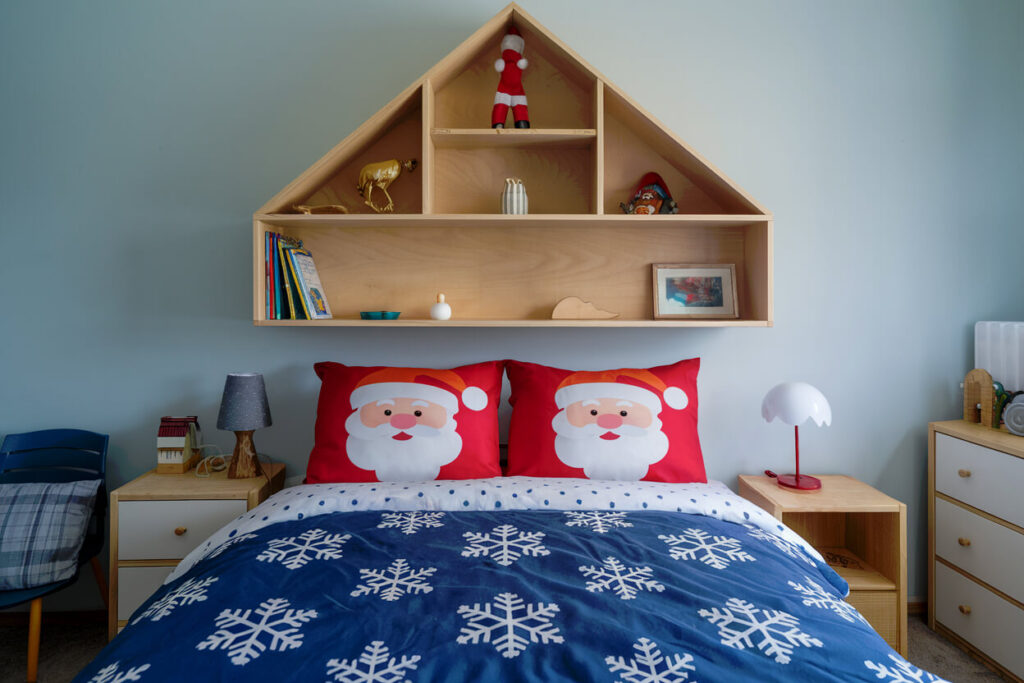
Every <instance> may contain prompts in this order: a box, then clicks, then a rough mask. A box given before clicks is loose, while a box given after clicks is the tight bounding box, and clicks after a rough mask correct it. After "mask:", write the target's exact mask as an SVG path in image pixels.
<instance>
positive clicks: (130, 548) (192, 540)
mask: <svg viewBox="0 0 1024 683" xmlns="http://www.w3.org/2000/svg"><path fill="white" fill-rule="evenodd" d="M245 510H246V502H245V501H244V500H129V501H122V502H120V503H119V504H118V510H117V528H118V541H117V557H118V559H120V560H165V559H175V560H180V559H181V558H183V557H185V556H186V555H188V554H189V552H190V551H191V550H192V549H193V548H195V547H196V546H198V545H199V544H200V543H202V542H203V541H205V540H206V539H207V538H208V537H209V536H210V535H211V534H212V533H213V532H215V531H217V529H220V528H221V527H222V526H224V525H225V524H227V523H228V522H230V521H231V520H233V519H234V518H235V517H237V516H238V515H240V514H242V513H243V512H245ZM181 529H183V530H184V531H182V533H181V534H177V533H175V531H176V530H181Z"/></svg>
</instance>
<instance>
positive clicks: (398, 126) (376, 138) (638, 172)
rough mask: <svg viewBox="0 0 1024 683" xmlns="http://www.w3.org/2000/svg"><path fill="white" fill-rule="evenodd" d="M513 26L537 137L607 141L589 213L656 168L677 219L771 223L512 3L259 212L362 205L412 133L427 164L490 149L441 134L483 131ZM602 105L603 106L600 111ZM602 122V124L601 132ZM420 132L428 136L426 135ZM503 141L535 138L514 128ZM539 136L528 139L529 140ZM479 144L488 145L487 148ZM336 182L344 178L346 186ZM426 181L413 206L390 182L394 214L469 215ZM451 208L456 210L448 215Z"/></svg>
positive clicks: (483, 134) (609, 204)
mask: <svg viewBox="0 0 1024 683" xmlns="http://www.w3.org/2000/svg"><path fill="white" fill-rule="evenodd" d="M510 25H514V26H515V27H516V28H518V29H519V31H520V32H521V33H522V35H523V38H524V40H525V42H526V49H525V55H526V56H527V57H528V59H529V60H530V66H529V67H528V69H527V71H526V74H525V75H524V77H523V80H524V84H525V85H526V89H527V96H528V97H529V101H530V105H531V117H532V119H533V125H534V126H535V127H542V128H541V130H546V131H566V132H567V133H568V132H569V131H581V130H582V131H587V130H590V131H592V132H594V133H595V137H596V136H600V137H602V138H604V140H605V145H606V146H607V147H608V148H609V149H608V153H609V155H610V156H612V157H614V158H613V159H606V160H605V169H606V170H605V178H603V179H601V180H603V182H600V181H599V182H597V183H595V185H596V186H602V187H603V191H604V192H605V193H607V195H608V196H607V197H595V198H592V200H591V201H590V202H589V203H588V205H589V208H590V209H591V210H592V211H593V212H596V213H615V212H616V211H617V210H618V209H617V206H618V202H619V201H626V200H628V198H629V197H630V196H631V194H632V191H633V189H634V188H635V185H636V182H637V181H638V179H639V178H640V177H641V176H642V175H643V173H644V172H646V171H648V170H652V169H654V168H657V170H658V172H659V173H660V174H661V175H662V177H663V178H664V179H665V181H666V184H667V185H668V187H669V190H670V191H671V192H672V194H673V196H674V198H676V200H677V201H678V202H679V204H680V211H681V212H682V213H717V214H750V215H758V214H759V215H769V214H768V212H767V211H766V210H765V209H764V208H763V207H762V206H761V205H759V204H758V203H757V202H756V201H755V200H754V199H753V198H752V197H751V196H750V195H749V194H747V193H746V192H745V191H744V190H743V189H742V188H740V187H739V186H738V185H736V183H734V182H732V181H731V180H730V179H729V178H727V177H726V176H725V175H724V174H723V173H722V172H721V171H719V170H718V169H717V168H715V167H714V166H713V165H712V164H711V163H710V162H708V161H707V160H706V159H705V158H704V157H702V156H701V155H700V154H698V153H697V152H696V151H694V150H693V149H692V148H691V147H690V146H689V145H687V144H686V142H684V141H683V140H682V139H680V138H679V137H678V136H677V135H675V134H674V133H673V132H672V131H670V130H669V129H668V128H667V127H666V126H665V125H664V124H662V123H661V122H660V121H658V120H657V119H656V118H655V117H654V116H652V115H651V114H650V113H649V112H648V111H646V110H644V109H643V108H642V107H641V106H640V105H638V104H637V103H636V102H635V101H634V100H633V99H632V98H630V97H629V96H628V95H626V94H625V93H624V92H623V91H622V90H621V89H620V88H618V87H617V86H615V85H614V84H612V83H611V81H609V80H608V79H607V78H606V77H605V76H604V75H603V74H601V73H600V72H599V71H598V70H597V69H595V68H594V67H593V66H591V65H590V64H589V63H588V62H586V61H585V60H584V59H583V58H582V57H580V56H579V55H578V54H576V52H574V51H573V50H572V49H571V48H569V47H568V46H567V45H566V44H565V43H563V42H562V41H561V40H560V39H559V38H558V37H557V36H555V35H554V34H552V33H551V32H550V31H549V30H547V29H546V28H545V27H544V26H542V25H541V24H540V22H538V21H537V20H536V19H534V18H533V17H532V16H530V15H529V14H527V13H526V12H525V11H524V10H523V9H522V8H521V7H520V6H519V5H517V4H516V3H511V4H509V5H508V6H506V7H505V8H504V9H502V10H501V11H500V12H498V14H496V15H495V16H494V17H493V18H492V19H491V20H490V21H488V22H487V23H486V24H484V25H483V26H481V27H480V28H479V29H478V30H477V31H475V32H474V33H473V34H472V35H471V36H470V37H469V38H467V39H466V40H465V41H463V42H462V44H461V45H459V46H458V47H457V48H455V49H454V50H452V52H450V53H449V54H448V55H447V56H446V57H444V58H443V59H442V60H441V61H440V62H438V63H437V64H435V65H434V66H433V67H432V68H430V69H429V70H428V71H427V72H426V73H425V74H423V76H421V77H420V78H418V79H417V80H416V81H415V82H413V83H412V84H411V85H410V86H409V87H407V88H406V89H405V90H403V91H402V92H401V93H399V94H398V95H397V96H396V97H395V98H394V99H393V100H391V102H389V103H388V104H387V105H386V106H385V107H383V108H382V109H381V110H380V111H378V112H377V113H376V114H375V115H374V116H372V117H371V118H369V119H367V120H366V121H365V122H364V123H363V124H362V125H361V126H359V127H358V128H357V129H356V130H355V131H353V132H352V133H351V134H350V135H349V136H348V137H346V138H345V139H344V140H342V141H341V142H340V143H338V144H337V145H336V146H335V147H334V148H333V149H332V150H330V151H329V152H328V153H327V154H325V155H324V156H323V157H322V158H321V159H320V160H319V161H317V162H316V163H315V164H313V165H312V166H310V167H309V168H308V169H306V171H304V172H303V173H302V174H301V175H300V176H299V177H297V178H296V179H295V180H294V181H292V182H291V183H290V184H289V185H288V186H287V187H285V188H284V189H283V190H282V191H281V192H279V193H278V194H277V195H275V196H274V197H273V198H272V199H271V200H270V201H268V202H267V203H266V204H265V205H264V206H263V207H261V208H260V210H259V212H258V213H260V214H268V213H282V212H289V211H291V207H292V206H293V205H295V204H303V203H310V200H311V199H313V200H314V202H317V201H318V202H319V203H325V204H331V203H337V202H336V201H332V200H337V201H338V202H342V203H344V200H345V199H347V200H348V203H354V204H355V205H357V206H358V205H360V204H361V201H360V200H358V197H357V196H356V194H355V191H354V186H352V185H353V183H354V180H355V178H356V177H357V176H358V171H359V169H360V168H362V166H363V164H365V163H367V162H369V161H375V160H382V159H387V158H391V157H399V156H401V155H402V152H403V151H404V152H405V153H406V154H408V148H409V144H407V143H408V140H409V138H411V137H414V136H415V133H417V132H418V133H419V134H420V136H421V142H422V145H423V147H424V153H423V157H424V159H423V160H421V161H424V162H426V161H427V160H429V159H430V156H431V155H430V151H432V150H428V149H426V148H428V147H437V146H449V145H450V146H466V145H473V144H488V143H487V140H486V138H488V137H492V136H493V137H494V138H496V137H497V135H495V133H494V132H493V131H490V130H489V129H488V130H481V131H479V133H480V136H479V137H478V138H477V139H476V140H471V139H469V138H468V137H467V136H466V135H462V136H459V137H458V138H452V139H448V138H444V133H445V132H446V131H460V132H462V131H466V130H469V129H481V128H486V126H487V125H488V123H489V112H490V106H491V99H490V98H491V96H492V93H493V91H494V85H495V83H496V80H497V79H496V75H495V73H494V71H493V68H492V66H491V65H492V64H493V61H494V59H495V56H496V55H497V54H498V47H497V46H498V45H499V43H500V41H501V38H502V36H503V35H504V34H505V32H506V31H507V29H508V27H509V26H510ZM598 99H601V100H603V102H598V101H597V100H598ZM424 105H426V107H427V109H425V107H424ZM430 109H432V111H430ZM425 111H426V113H424V112H425ZM600 123H603V124H604V125H603V127H602V126H601V125H599V124H600ZM423 126H429V128H428V129H427V130H426V131H425V132H424V131H423V130H422V128H423ZM601 128H603V130H601ZM534 130H536V128H535V129H534ZM538 132H539V131H538ZM502 133H503V134H504V135H510V134H511V135H512V136H515V135H517V134H519V135H521V136H526V135H531V133H528V132H527V131H523V130H520V131H516V130H514V129H508V130H505V131H502ZM543 135H544V133H540V135H539V136H538V135H536V134H533V135H532V137H534V138H540V137H542V136H543ZM548 135H549V136H552V135H557V133H554V132H551V133H548ZM438 138H443V139H442V140H438ZM481 138H484V140H483V142H481ZM609 138H615V140H610V139H609ZM403 143H405V144H403ZM431 143H433V144H431ZM403 148H404V150H403ZM618 148H621V151H622V152H623V154H622V158H619V156H617V155H616V154H615V150H616V149H618ZM628 148H633V151H632V153H630V154H626V153H625V150H626V149H628ZM652 157H654V159H656V160H657V161H655V160H654V159H652ZM631 160H632V163H630V161H631ZM637 164H639V165H637ZM591 170H594V169H591ZM424 172H425V174H426V175H430V176H433V175H441V174H442V173H443V172H439V170H438V169H436V168H430V167H429V166H427V167H425V171H424ZM341 175H344V181H343V182H342V179H341V178H340V177H339V176H341ZM334 179H337V181H338V182H334ZM430 180H431V179H428V180H427V181H425V182H423V183H421V188H422V190H423V192H422V193H421V195H422V196H421V197H419V198H417V197H413V196H412V195H413V194H414V193H413V192H410V191H409V188H408V187H406V191H405V192H404V193H403V192H402V191H401V190H400V189H399V188H400V184H399V183H396V185H395V188H396V191H397V192H398V193H399V194H405V195H408V197H406V199H407V201H405V202H399V201H396V205H397V206H398V208H397V209H396V210H397V211H399V212H402V213H421V212H422V213H470V212H472V211H467V210H463V207H462V206H460V205H458V204H457V203H456V205H454V206H452V207H448V206H447V204H449V202H444V201H442V202H435V201H432V200H433V199H434V197H432V196H431V195H430V190H431V189H432V188H430ZM349 186H352V187H349ZM413 189H420V188H413ZM449 208H451V209H454V210H452V211H449V210H448V209H449ZM469 208H472V207H469ZM531 208H532V207H531ZM364 209H365V207H363V208H362V209H360V210H364ZM552 213H564V212H563V211H553V212H552ZM581 213H589V211H585V212H581Z"/></svg>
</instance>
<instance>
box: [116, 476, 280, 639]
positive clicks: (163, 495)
mask: <svg viewBox="0 0 1024 683" xmlns="http://www.w3.org/2000/svg"><path fill="white" fill-rule="evenodd" d="M263 469H264V470H265V471H266V474H267V476H266V477H253V478H251V479H228V478H227V472H226V471H224V472H215V473H213V475H212V476H210V477H208V478H206V477H197V476H196V475H195V471H194V470H189V471H188V472H186V473H184V474H157V473H156V470H153V471H150V472H147V473H146V474H143V475H142V476H141V477H138V478H137V479H134V480H132V481H130V482H128V483H127V484H125V485H124V486H122V487H120V488H118V489H115V490H114V491H112V492H111V493H110V608H109V610H108V617H107V619H108V622H107V623H108V637H109V638H111V639H113V638H114V636H116V635H117V634H118V632H120V630H121V629H122V628H124V626H125V624H126V623H127V621H128V618H129V617H131V615H132V612H134V611H135V610H136V609H137V608H138V607H139V606H140V605H141V604H142V603H143V602H144V601H145V600H146V598H148V597H149V596H150V595H152V594H153V591H155V590H156V589H157V588H159V587H160V585H161V584H163V582H164V579H166V578H167V576H168V575H169V574H170V573H171V571H172V570H173V569H174V567H175V566H177V564H178V562H179V561H180V560H181V559H182V558H184V557H185V556H186V555H188V554H189V552H191V551H192V549H193V548H195V547H196V546H198V545H199V544H200V543H202V542H203V541H204V540H206V539H207V538H208V537H209V536H210V535H211V534H213V532H215V531H217V530H218V529H220V528H221V527H222V526H224V525H225V524H227V523H228V522H230V521H231V520H233V519H234V518H235V517H238V516H239V515H240V514H242V513H243V512H245V511H246V510H251V509H252V508H254V507H256V506H257V505H259V504H260V503H261V502H263V501H264V500H266V499H267V497H268V496H270V495H271V494H272V493H276V492H277V491H280V490H281V488H282V486H283V485H284V471H285V466H284V464H283V463H274V464H272V465H267V464H263Z"/></svg>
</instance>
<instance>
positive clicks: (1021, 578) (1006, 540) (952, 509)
mask: <svg viewBox="0 0 1024 683" xmlns="http://www.w3.org/2000/svg"><path fill="white" fill-rule="evenodd" d="M961 540H962V541H963V542H964V543H966V544H967V545H963V544H962V543H961ZM935 554H936V555H939V556H940V557H942V558H943V559H945V560H947V561H949V562H951V563H953V564H955V565H956V566H958V567H960V568H961V569H963V570H964V571H966V572H967V573H969V574H972V575H974V576H976V577H978V578H979V579H981V580H982V581H984V582H985V583H987V584H989V585H990V586H992V587H993V588H998V589H999V590H1001V591H1002V592H1004V593H1006V594H1007V595H1009V596H1010V597H1011V598H1013V599H1015V600H1020V601H1021V602H1024V574H1021V570H1020V568H1021V567H1024V534H1019V533H1017V532H1016V531H1014V530H1012V529H1008V528H1006V527H1005V526H1003V525H1002V524H996V523H995V522H992V521H990V520H987V519H985V518H984V517H981V516H979V515H976V514H974V513H973V512H970V511H969V510H965V509H963V508H962V507H960V506H959V505H954V504H953V503H950V502H948V501H945V500H942V499H940V498H936V499H935Z"/></svg>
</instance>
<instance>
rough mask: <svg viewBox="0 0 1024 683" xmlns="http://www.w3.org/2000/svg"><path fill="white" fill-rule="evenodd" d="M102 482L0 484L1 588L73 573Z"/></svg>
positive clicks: (42, 582)
mask: <svg viewBox="0 0 1024 683" xmlns="http://www.w3.org/2000/svg"><path fill="white" fill-rule="evenodd" d="M99 486H100V480H99V479H93V480H90V481H72V482H62V483H47V484H35V483H31V484H30V483H23V484H0V590H18V589H22V588H32V587H33V586H42V585H45V584H48V583H55V582H57V581H63V580H64V579H68V578H70V577H72V576H74V575H75V572H76V571H77V569H78V551H79V550H80V549H81V548H82V543H83V541H84V540H85V531H86V528H87V527H88V525H89V517H90V516H91V515H92V508H93V504H94V503H95V501H96V491H97V490H98V489H99Z"/></svg>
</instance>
